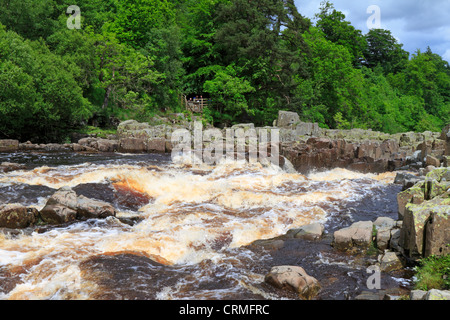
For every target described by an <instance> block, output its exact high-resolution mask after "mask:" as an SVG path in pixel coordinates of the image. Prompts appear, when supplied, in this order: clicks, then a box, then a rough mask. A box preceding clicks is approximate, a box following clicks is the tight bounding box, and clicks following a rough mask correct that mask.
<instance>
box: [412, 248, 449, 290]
mask: <svg viewBox="0 0 450 320" xmlns="http://www.w3.org/2000/svg"><path fill="white" fill-rule="evenodd" d="M415 271H416V278H417V280H416V283H415V289H417V290H424V291H428V290H431V289H438V290H449V289H450V255H446V256H441V257H437V256H430V257H428V258H425V259H422V260H421V261H420V264H419V266H417V267H416V268H415Z"/></svg>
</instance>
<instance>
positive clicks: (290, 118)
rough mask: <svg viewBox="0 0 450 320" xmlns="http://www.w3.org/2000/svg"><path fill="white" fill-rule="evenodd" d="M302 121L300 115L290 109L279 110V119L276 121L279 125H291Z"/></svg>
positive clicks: (281, 126)
mask: <svg viewBox="0 0 450 320" xmlns="http://www.w3.org/2000/svg"><path fill="white" fill-rule="evenodd" d="M299 122H300V117H299V115H298V114H297V113H295V112H290V111H281V110H280V111H278V119H277V122H276V125H277V127H280V128H283V127H289V126H293V125H295V124H297V123H299Z"/></svg>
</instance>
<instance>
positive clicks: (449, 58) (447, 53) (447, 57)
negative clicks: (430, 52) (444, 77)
mask: <svg viewBox="0 0 450 320" xmlns="http://www.w3.org/2000/svg"><path fill="white" fill-rule="evenodd" d="M442 58H443V59H444V60H446V61H447V62H448V63H450V49H447V50H446V51H445V53H444V54H443V55H442Z"/></svg>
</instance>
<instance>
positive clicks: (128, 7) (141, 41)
mask: <svg viewBox="0 0 450 320" xmlns="http://www.w3.org/2000/svg"><path fill="white" fill-rule="evenodd" d="M174 19H175V11H174V4H173V3H172V2H171V1H168V0H137V1H136V0H120V1H118V2H117V15H116V17H115V19H114V21H113V22H112V23H111V24H110V25H109V27H108V31H109V32H112V33H114V34H115V35H116V36H117V39H118V40H119V41H120V42H122V43H126V44H127V45H129V46H131V47H133V48H135V49H137V48H143V47H144V46H145V45H146V44H147V43H148V42H149V40H150V38H149V34H148V30H151V29H153V28H161V27H164V26H167V25H171V24H173V20H174Z"/></svg>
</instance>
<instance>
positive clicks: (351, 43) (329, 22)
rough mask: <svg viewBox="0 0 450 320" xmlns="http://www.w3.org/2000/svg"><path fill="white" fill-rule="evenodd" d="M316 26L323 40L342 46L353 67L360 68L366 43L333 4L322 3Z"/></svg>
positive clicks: (360, 33)
mask: <svg viewBox="0 0 450 320" xmlns="http://www.w3.org/2000/svg"><path fill="white" fill-rule="evenodd" d="M316 18H317V19H318V20H317V23H316V26H317V27H318V28H319V29H320V30H322V32H323V33H324V35H325V38H326V39H327V40H329V41H331V42H334V43H336V44H339V45H342V46H344V47H345V48H346V49H347V50H348V51H349V52H350V54H351V55H352V63H353V65H354V66H355V67H361V64H362V62H363V61H364V51H365V50H366V46H367V42H366V40H365V38H364V36H363V35H362V32H361V30H358V29H356V28H355V27H353V26H352V25H351V23H350V22H349V21H346V20H345V15H344V14H343V13H342V12H340V11H337V10H336V9H335V8H334V6H333V4H332V3H330V2H328V1H324V2H322V3H321V7H320V13H318V14H316Z"/></svg>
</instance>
